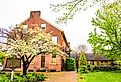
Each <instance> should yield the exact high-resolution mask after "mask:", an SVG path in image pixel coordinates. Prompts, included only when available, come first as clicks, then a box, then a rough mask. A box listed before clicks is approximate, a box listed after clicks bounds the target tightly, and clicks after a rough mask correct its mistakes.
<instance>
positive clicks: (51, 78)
mask: <svg viewBox="0 0 121 82" xmlns="http://www.w3.org/2000/svg"><path fill="white" fill-rule="evenodd" d="M44 74H45V75H47V76H48V79H47V80H46V81H44V82H77V73H76V72H75V71H71V72H47V73H44Z"/></svg>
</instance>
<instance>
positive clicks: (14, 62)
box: [5, 58, 21, 81]
mask: <svg viewBox="0 0 121 82" xmlns="http://www.w3.org/2000/svg"><path fill="white" fill-rule="evenodd" d="M5 67H6V68H11V69H12V73H11V81H13V75H14V69H15V68H20V67H21V59H20V58H7V60H6V64H5Z"/></svg>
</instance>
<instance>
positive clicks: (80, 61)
mask: <svg viewBox="0 0 121 82" xmlns="http://www.w3.org/2000/svg"><path fill="white" fill-rule="evenodd" d="M79 64H80V66H83V65H87V60H86V57H85V54H84V52H81V53H80V57H79Z"/></svg>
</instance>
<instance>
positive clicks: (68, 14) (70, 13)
mask: <svg viewBox="0 0 121 82" xmlns="http://www.w3.org/2000/svg"><path fill="white" fill-rule="evenodd" d="M106 1H108V0H71V1H67V2H65V3H63V4H61V3H60V4H55V5H54V4H50V8H52V10H53V11H55V12H59V15H60V13H61V14H62V16H59V17H58V18H57V20H56V22H57V23H67V21H68V20H69V19H73V17H74V15H75V14H76V13H77V12H79V11H81V10H86V9H87V8H88V7H92V6H94V5H95V4H97V3H98V2H100V3H105V2H106Z"/></svg>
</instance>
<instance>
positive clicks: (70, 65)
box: [66, 58, 76, 71]
mask: <svg viewBox="0 0 121 82" xmlns="http://www.w3.org/2000/svg"><path fill="white" fill-rule="evenodd" d="M75 69H76V62H75V59H74V58H69V59H67V60H66V70H67V71H75Z"/></svg>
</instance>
